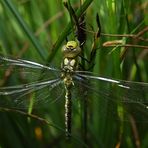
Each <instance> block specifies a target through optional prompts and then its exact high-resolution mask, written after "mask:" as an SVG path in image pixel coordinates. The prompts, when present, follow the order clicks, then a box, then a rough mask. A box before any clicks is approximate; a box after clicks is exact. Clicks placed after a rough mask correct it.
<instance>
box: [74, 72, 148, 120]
mask: <svg viewBox="0 0 148 148" xmlns="http://www.w3.org/2000/svg"><path fill="white" fill-rule="evenodd" d="M74 79H75V81H76V82H75V84H78V86H77V87H79V90H80V88H81V89H82V90H83V91H82V95H81V97H82V98H85V97H87V98H88V99H89V102H90V100H93V101H94V102H95V105H94V106H95V107H96V108H97V109H98V112H100V114H101V115H102V116H108V117H110V118H114V117H116V118H118V119H121V118H122V120H124V121H129V116H130V115H132V116H133V117H135V119H137V120H138V121H146V122H148V83H142V82H141V83H140V82H131V81H123V80H113V79H109V78H104V77H98V76H96V75H93V74H92V73H90V72H80V73H79V74H78V73H77V74H76V75H75V77H74ZM84 92H85V93H84ZM80 94H81V91H80ZM84 94H85V96H84ZM90 98H91V99H90ZM102 106H104V108H103V110H99V109H100V108H101V109H102ZM99 107H100V108H99Z"/></svg>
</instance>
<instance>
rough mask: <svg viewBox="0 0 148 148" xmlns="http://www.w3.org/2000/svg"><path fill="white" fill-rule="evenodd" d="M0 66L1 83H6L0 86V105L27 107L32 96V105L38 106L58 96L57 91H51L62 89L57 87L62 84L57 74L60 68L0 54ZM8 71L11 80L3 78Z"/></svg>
mask: <svg viewBox="0 0 148 148" xmlns="http://www.w3.org/2000/svg"><path fill="white" fill-rule="evenodd" d="M0 68H1V70H0V72H1V73H4V74H2V75H1V85H2V84H4V85H6V87H3V86H1V87H0V96H1V99H0V105H2V106H6V107H15V108H27V107H28V106H29V101H30V98H31V97H32V96H34V98H35V99H34V106H36V107H40V106H41V104H45V103H47V102H50V101H54V100H56V99H58V98H59V96H56V95H57V93H55V94H54V93H53V92H57V91H61V90H62V89H61V87H59V85H62V84H61V82H62V81H61V79H60V78H59V76H58V75H60V73H59V71H60V70H56V69H54V68H51V67H48V66H45V65H42V64H39V63H36V62H32V61H27V60H21V59H17V60H15V59H9V58H6V57H2V56H0ZM8 71H9V72H8ZM8 73H9V77H13V79H12V80H11V79H9V78H7V79H6V78H5V77H7V76H8ZM2 81H4V82H3V83H2ZM14 84H15V85H14ZM55 90H56V91H55ZM53 94H54V97H53ZM60 94H61V92H60ZM49 97H50V98H49ZM10 104H11V105H10Z"/></svg>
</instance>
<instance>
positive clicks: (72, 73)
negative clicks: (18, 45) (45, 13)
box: [0, 41, 148, 138]
mask: <svg viewBox="0 0 148 148" xmlns="http://www.w3.org/2000/svg"><path fill="white" fill-rule="evenodd" d="M62 53H63V60H62V62H61V68H60V69H58V68H54V67H50V66H47V65H44V64H40V63H37V62H33V61H28V60H23V59H11V58H8V57H4V56H0V68H1V71H4V70H5V69H4V67H7V69H8V67H9V69H10V68H12V69H13V68H14V67H15V68H16V67H17V68H18V71H19V70H20V69H21V70H20V71H19V72H20V73H21V74H22V75H21V77H23V76H24V75H25V74H26V75H27V74H28V77H27V78H28V79H29V80H31V81H32V82H31V83H30V81H29V83H28V82H24V84H18V85H12V86H6V87H4V86H2V87H0V96H1V97H2V96H5V97H6V98H5V99H0V105H1V106H3V105H5V106H6V105H7V106H8V107H10V105H11V106H12V107H14V108H19V107H20V108H23V107H26V106H29V105H30V99H26V98H28V96H29V95H30V94H33V93H34V92H35V94H36V95H35V97H34V99H33V106H35V105H39V106H40V105H41V102H43V104H46V102H49V101H51V102H53V101H55V102H56V101H57V100H58V99H59V98H60V97H61V95H62V94H63V93H64V94H65V133H66V137H68V138H69V137H70V136H71V128H72V127H71V126H72V100H73V99H72V98H74V97H77V96H76V94H79V95H80V96H81V97H82V99H84V98H83V96H85V97H86V96H88V98H89V97H91V96H94V98H95V99H94V100H95V101H98V100H101V98H99V96H103V97H102V98H103V99H102V100H101V101H100V105H102V104H101V102H103V101H106V100H107V101H109V104H110V105H111V104H122V105H123V106H124V107H125V111H131V113H133V114H134V115H138V116H140V120H141V121H147V119H148V118H147V117H148V83H144V82H133V81H124V80H115V79H111V78H105V77H100V76H98V75H97V74H95V73H93V72H89V71H82V70H80V69H79V62H80V58H79V55H80V54H81V48H80V46H79V43H78V42H77V41H68V42H67V43H66V44H65V45H64V46H63V48H62ZM36 70H37V71H38V70H39V71H41V73H39V75H40V76H41V77H37V79H36V75H37V74H38V72H37V71H36ZM18 71H17V72H18ZM12 73H15V71H12ZM32 75H33V76H32ZM43 92H44V93H43ZM76 92H79V93H76ZM56 95H57V96H56ZM8 96H10V100H8V98H7V97H8ZM26 96H27V97H26ZM53 97H55V99H54V100H52V99H51V98H53ZM109 112H110V111H109ZM111 112H112V111H111ZM121 112H122V110H121ZM126 119H127V118H126ZM126 119H125V120H126Z"/></svg>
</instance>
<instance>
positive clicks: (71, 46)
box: [62, 41, 81, 59]
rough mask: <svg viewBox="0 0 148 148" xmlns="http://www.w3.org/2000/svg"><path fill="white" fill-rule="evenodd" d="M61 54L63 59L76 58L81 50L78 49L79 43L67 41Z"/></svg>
mask: <svg viewBox="0 0 148 148" xmlns="http://www.w3.org/2000/svg"><path fill="white" fill-rule="evenodd" d="M62 52H63V54H64V57H65V58H72V59H74V58H76V57H77V56H78V55H79V54H80V52H81V48H80V47H79V43H78V42H76V41H68V42H67V44H66V45H64V46H63V48H62Z"/></svg>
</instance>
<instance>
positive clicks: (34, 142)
mask: <svg viewBox="0 0 148 148" xmlns="http://www.w3.org/2000/svg"><path fill="white" fill-rule="evenodd" d="M70 2H71V5H72V7H73V8H74V11H75V12H76V14H77V15H78V16H80V15H81V14H83V12H85V13H86V16H85V21H86V30H87V31H86V35H87V39H86V43H85V45H84V52H85V57H86V58H88V57H89V54H90V53H91V50H92V45H93V43H94V33H92V32H97V29H98V27H97V22H96V14H97V13H98V15H99V18H100V24H101V35H100V38H97V40H96V42H97V43H96V46H97V47H96V48H95V49H96V57H95V58H96V59H95V61H94V63H95V66H94V72H95V73H97V74H98V76H99V75H101V76H104V77H111V78H114V79H123V80H132V81H142V82H147V80H148V76H147V74H148V62H147V60H148V46H147V45H148V44H147V38H148V33H147V31H148V28H147V26H148V15H147V14H148V9H147V8H148V2H147V1H146V0H137V1H135V0H114V1H112V0H104V1H102V0H84V1H82V0H81V1H79V0H71V1H70ZM70 22H71V20H70V16H69V13H68V11H67V10H66V8H65V7H64V5H63V3H62V0H44V1H42V0H1V1H0V53H1V54H3V55H6V56H10V57H14V58H15V57H17V58H22V59H26V60H31V61H35V62H39V63H42V64H47V63H48V64H50V65H52V66H55V67H58V68H60V63H61V60H62V55H61V50H60V49H61V47H62V46H63V45H64V44H65V43H66V38H68V39H71V36H69V35H70V34H71V32H72V31H71V24H70ZM73 29H75V27H73ZM111 34H114V36H111ZM125 34H126V35H125ZM132 35H135V36H132ZM139 38H140V39H139ZM141 38H142V39H141ZM115 40H120V41H121V42H122V43H123V46H122V47H120V46H119V47H118V46H116V45H115V46H113V47H105V46H103V43H105V42H108V41H115ZM124 45H127V46H124ZM134 45H138V48H136V47H135V46H134ZM1 71H2V69H1ZM3 73H4V72H3ZM1 75H2V72H1ZM9 77H10V76H8V79H9V82H10V83H11V84H12V85H15V84H14V83H15V81H19V79H17V80H16V79H15V80H14V79H13V77H10V78H9ZM3 81H4V80H0V82H1V84H2V83H3ZM78 104H79V103H78V102H77V105H78ZM50 107H51V108H50V109H49V110H48V109H44V108H43V109H42V108H40V109H39V110H37V111H36V112H33V113H34V114H36V115H37V116H32V117H28V116H27V115H26V114H24V113H22V112H13V111H9V110H7V111H6V110H5V111H4V110H3V111H1V112H0V147H1V148H5V147H12V148H13V147H14V148H21V147H76V146H80V147H101V148H103V147H104V148H106V147H109V148H112V147H116V148H118V147H130V148H132V147H133V148H134V147H143V148H146V147H148V132H147V129H148V124H147V123H146V122H144V123H143V122H140V123H138V124H132V121H131V120H130V122H126V123H125V122H123V123H121V122H120V121H119V120H117V121H116V120H114V119H113V120H112V117H110V119H109V120H108V119H107V116H104V115H103V114H102V115H103V117H101V118H100V115H101V114H98V110H100V111H101V110H104V106H99V108H98V107H97V106H96V105H95V104H94V106H92V108H93V109H92V112H91V114H94V115H93V120H94V123H93V126H91V122H90V124H89V125H88V126H89V127H88V136H87V139H86V140H85V138H84V137H83V136H81V133H83V129H82V128H83V126H82V125H81V123H80V122H81V120H80V116H79V114H76V115H74V119H73V120H74V123H73V125H72V126H73V127H72V131H73V133H74V135H73V137H72V139H71V141H70V142H67V141H66V140H65V133H64V130H65V129H64V101H58V102H57V103H53V104H52V105H50ZM79 108H80V107H79V106H78V107H77V109H76V110H79ZM74 113H77V111H75V112H74ZM39 117H41V118H43V119H45V120H43V119H40V118H39ZM98 118H100V120H98ZM95 119H96V120H97V121H96V122H95ZM48 121H49V122H48ZM147 121H148V119H147ZM50 123H54V124H52V125H50ZM54 125H55V126H56V127H54ZM133 125H136V127H135V128H136V130H135V129H134V126H133ZM58 127H59V128H58ZM134 131H136V133H135V132H134ZM82 135H83V134H82Z"/></svg>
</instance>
